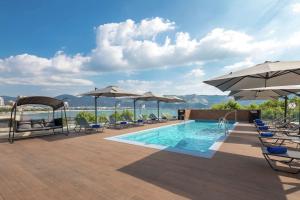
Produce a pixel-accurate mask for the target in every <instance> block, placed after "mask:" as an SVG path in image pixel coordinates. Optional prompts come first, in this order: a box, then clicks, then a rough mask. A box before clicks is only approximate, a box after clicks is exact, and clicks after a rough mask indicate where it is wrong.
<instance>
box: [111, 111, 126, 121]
mask: <svg viewBox="0 0 300 200" xmlns="http://www.w3.org/2000/svg"><path fill="white" fill-rule="evenodd" d="M110 117H111V118H113V119H116V121H122V120H123V118H122V115H121V113H120V112H116V113H113V114H111V115H110Z"/></svg>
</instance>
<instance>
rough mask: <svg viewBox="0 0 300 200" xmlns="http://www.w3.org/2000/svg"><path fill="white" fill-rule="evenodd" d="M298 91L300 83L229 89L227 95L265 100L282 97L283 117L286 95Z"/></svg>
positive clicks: (285, 113)
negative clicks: (236, 89)
mask: <svg viewBox="0 0 300 200" xmlns="http://www.w3.org/2000/svg"><path fill="white" fill-rule="evenodd" d="M298 92H300V85H291V86H277V87H266V88H253V89H244V90H238V91H231V92H230V94H229V95H230V96H233V97H234V99H235V100H266V99H278V98H279V97H284V100H285V102H284V117H285V118H286V117H287V100H288V97H287V96H288V95H290V94H297V93H298ZM299 113H300V112H299ZM299 120H300V119H299Z"/></svg>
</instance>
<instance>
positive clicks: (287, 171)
mask: <svg viewBox="0 0 300 200" xmlns="http://www.w3.org/2000/svg"><path fill="white" fill-rule="evenodd" d="M263 156H264V158H265V159H266V161H267V163H268V164H269V166H270V167H271V168H272V169H273V170H275V171H279V172H286V173H290V174H298V173H300V169H295V168H293V167H292V165H291V163H292V162H293V161H294V160H296V159H295V158H289V157H284V156H280V155H277V154H274V155H272V154H267V153H265V152H263ZM270 156H277V157H281V158H286V159H288V160H276V159H272V158H271V157H270ZM271 161H272V162H274V163H275V162H279V163H282V164H285V165H287V166H288V167H289V169H290V170H293V171H290V170H283V169H279V168H278V167H276V166H274V165H273V164H272V163H271Z"/></svg>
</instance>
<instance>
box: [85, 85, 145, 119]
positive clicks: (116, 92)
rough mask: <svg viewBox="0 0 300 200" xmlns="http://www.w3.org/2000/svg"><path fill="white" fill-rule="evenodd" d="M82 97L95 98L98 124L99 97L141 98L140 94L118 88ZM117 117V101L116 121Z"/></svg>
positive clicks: (111, 87)
mask: <svg viewBox="0 0 300 200" xmlns="http://www.w3.org/2000/svg"><path fill="white" fill-rule="evenodd" d="M80 96H94V97H95V115H96V123H97V98H99V97H114V98H117V97H132V96H140V95H139V94H136V93H133V92H130V91H126V90H123V89H121V88H119V87H117V86H107V87H105V88H102V89H97V88H95V90H93V91H90V92H87V93H83V94H81V95H80ZM116 116H117V101H116V100H115V121H117V119H116Z"/></svg>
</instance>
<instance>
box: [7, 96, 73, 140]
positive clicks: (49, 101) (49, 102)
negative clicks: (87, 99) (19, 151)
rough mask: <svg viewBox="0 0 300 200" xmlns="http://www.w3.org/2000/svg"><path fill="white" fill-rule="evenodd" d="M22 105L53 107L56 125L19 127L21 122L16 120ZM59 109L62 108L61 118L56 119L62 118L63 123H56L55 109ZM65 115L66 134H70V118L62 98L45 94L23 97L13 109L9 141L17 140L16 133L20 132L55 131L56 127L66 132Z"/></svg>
mask: <svg viewBox="0 0 300 200" xmlns="http://www.w3.org/2000/svg"><path fill="white" fill-rule="evenodd" d="M22 105H44V106H49V107H51V108H52V116H53V124H54V126H48V127H41V128H31V129H19V128H18V122H20V121H17V120H16V116H17V108H18V106H22ZM58 109H61V118H59V119H56V120H60V119H61V124H58V125H56V124H55V123H56V121H55V118H54V114H55V111H56V110H58ZM63 113H64V114H63ZM63 116H64V118H65V120H66V127H67V132H66V135H68V134H69V126H68V120H67V114H66V107H65V104H64V102H63V101H62V100H59V99H55V98H51V97H45V96H31V97H21V98H19V99H17V100H16V102H15V103H14V105H13V107H12V109H11V114H10V125H9V136H8V141H9V142H10V143H13V142H14V140H15V133H18V132H34V131H46V130H53V133H54V130H55V129H61V130H62V133H64V125H63V124H64V123H63ZM31 125H32V121H31Z"/></svg>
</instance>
